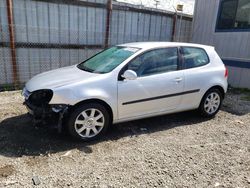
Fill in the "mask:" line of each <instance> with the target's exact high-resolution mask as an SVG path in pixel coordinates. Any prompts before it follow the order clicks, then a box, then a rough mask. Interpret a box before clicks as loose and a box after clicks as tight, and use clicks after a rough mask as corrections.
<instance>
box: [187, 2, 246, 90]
mask: <svg viewBox="0 0 250 188" xmlns="http://www.w3.org/2000/svg"><path fill="white" fill-rule="evenodd" d="M219 3H220V0H214V1H207V0H197V1H196V8H195V13H194V25H193V28H194V30H193V35H192V36H193V38H192V41H193V42H195V43H201V44H206V45H212V46H215V49H216V51H217V52H218V54H219V55H220V56H221V57H222V58H223V59H225V58H226V59H232V60H234V59H238V60H242V61H248V62H250V50H249V49H250V32H215V27H216V22H217V14H218V10H219ZM249 73H250V69H246V68H238V67H230V66H229V83H230V85H232V86H235V87H248V88H250V84H249V79H250V76H249Z"/></svg>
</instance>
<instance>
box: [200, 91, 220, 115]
mask: <svg viewBox="0 0 250 188" xmlns="http://www.w3.org/2000/svg"><path fill="white" fill-rule="evenodd" d="M222 101H223V97H222V93H221V91H220V90H218V89H216V88H214V89H210V90H208V91H207V92H206V93H205V95H204V96H203V98H202V100H201V103H200V106H199V112H200V114H201V116H203V117H207V118H211V117H214V116H215V115H216V114H217V113H218V111H219V110H220V107H221V104H222Z"/></svg>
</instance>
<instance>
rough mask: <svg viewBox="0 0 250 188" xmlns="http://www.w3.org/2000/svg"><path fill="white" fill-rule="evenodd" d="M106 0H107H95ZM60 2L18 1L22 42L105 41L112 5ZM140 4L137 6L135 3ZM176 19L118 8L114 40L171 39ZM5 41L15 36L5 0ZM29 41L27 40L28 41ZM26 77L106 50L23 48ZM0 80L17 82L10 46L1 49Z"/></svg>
mask: <svg viewBox="0 0 250 188" xmlns="http://www.w3.org/2000/svg"><path fill="white" fill-rule="evenodd" d="M92 1H93V2H106V0H92ZM63 2H64V1H61V3H56V2H42V1H32V0H13V5H14V23H15V38H16V42H28V43H30V45H31V44H32V43H33V44H39V43H42V44H43V45H44V44H56V45H57V44H65V45H67V44H76V45H77V44H82V45H85V44H91V45H92V44H93V45H104V36H105V31H106V14H107V10H106V8H93V7H83V6H77V5H70V2H68V3H66V4H64V3H63ZM135 7H136V6H135ZM172 23H173V21H172V18H171V17H168V16H165V15H153V14H152V15H150V14H148V13H139V12H136V11H130V10H115V9H113V11H112V18H111V26H110V39H109V40H110V41H109V42H110V45H115V44H118V43H125V42H135V41H148V40H153V41H156V40H157V41H158V40H161V41H170V40H171V33H172ZM0 26H1V31H2V32H1V34H0V42H1V41H9V33H8V21H7V15H6V1H5V0H2V1H0ZM26 45H27V44H26ZM16 50H17V56H16V58H17V65H18V73H19V75H20V81H21V82H25V81H27V80H28V79H30V78H31V77H33V76H34V75H36V74H38V73H41V72H44V71H48V70H51V69H54V68H58V67H63V66H68V65H71V64H76V63H79V62H80V61H83V60H85V59H87V58H88V57H90V56H92V55H94V54H95V53H97V52H99V51H101V50H102V49H100V48H97V49H92V48H91V49H75V48H70V47H69V49H64V48H60V47H59V48H58V49H56V48H52V49H51V48H46V47H45V48H39V47H37V48H31V46H29V47H28V48H27V47H26V46H25V47H21V48H17V49H16ZM0 54H1V55H2V56H1V59H0V61H1V62H0V63H1V65H0V68H1V73H0V74H1V76H0V84H3V83H12V82H13V80H12V76H13V75H12V65H11V54H10V50H9V48H3V47H1V48H0Z"/></svg>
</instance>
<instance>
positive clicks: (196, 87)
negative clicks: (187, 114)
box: [181, 46, 214, 108]
mask: <svg viewBox="0 0 250 188" xmlns="http://www.w3.org/2000/svg"><path fill="white" fill-rule="evenodd" d="M181 54H182V57H183V58H182V59H183V66H182V67H183V72H184V75H185V87H184V90H185V91H193V92H190V93H189V95H187V96H186V97H185V98H184V99H183V100H182V103H183V104H181V105H182V106H186V107H189V108H193V107H197V106H198V105H199V104H200V101H201V97H202V95H201V92H200V91H203V90H205V89H206V88H207V83H208V80H209V79H211V78H212V76H213V72H214V69H213V68H212V69H211V67H210V65H209V57H208V55H207V53H206V51H205V50H204V49H202V48H197V47H188V46H186V47H185V46H184V47H182V48H181Z"/></svg>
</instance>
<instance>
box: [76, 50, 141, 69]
mask: <svg viewBox="0 0 250 188" xmlns="http://www.w3.org/2000/svg"><path fill="white" fill-rule="evenodd" d="M138 50H139V49H138V48H131V47H121V46H116V47H112V48H109V49H107V50H104V51H102V52H101V53H99V54H97V55H95V56H93V57H91V58H90V59H88V60H86V61H84V62H83V63H80V64H79V65H78V66H77V67H78V68H79V69H81V70H84V71H88V72H94V73H108V72H110V71H112V70H113V69H114V68H116V67H117V66H118V65H120V64H121V63H122V62H123V61H124V60H126V59H127V58H128V57H130V56H131V55H133V54H134V53H135V52H137V51H138Z"/></svg>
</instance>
